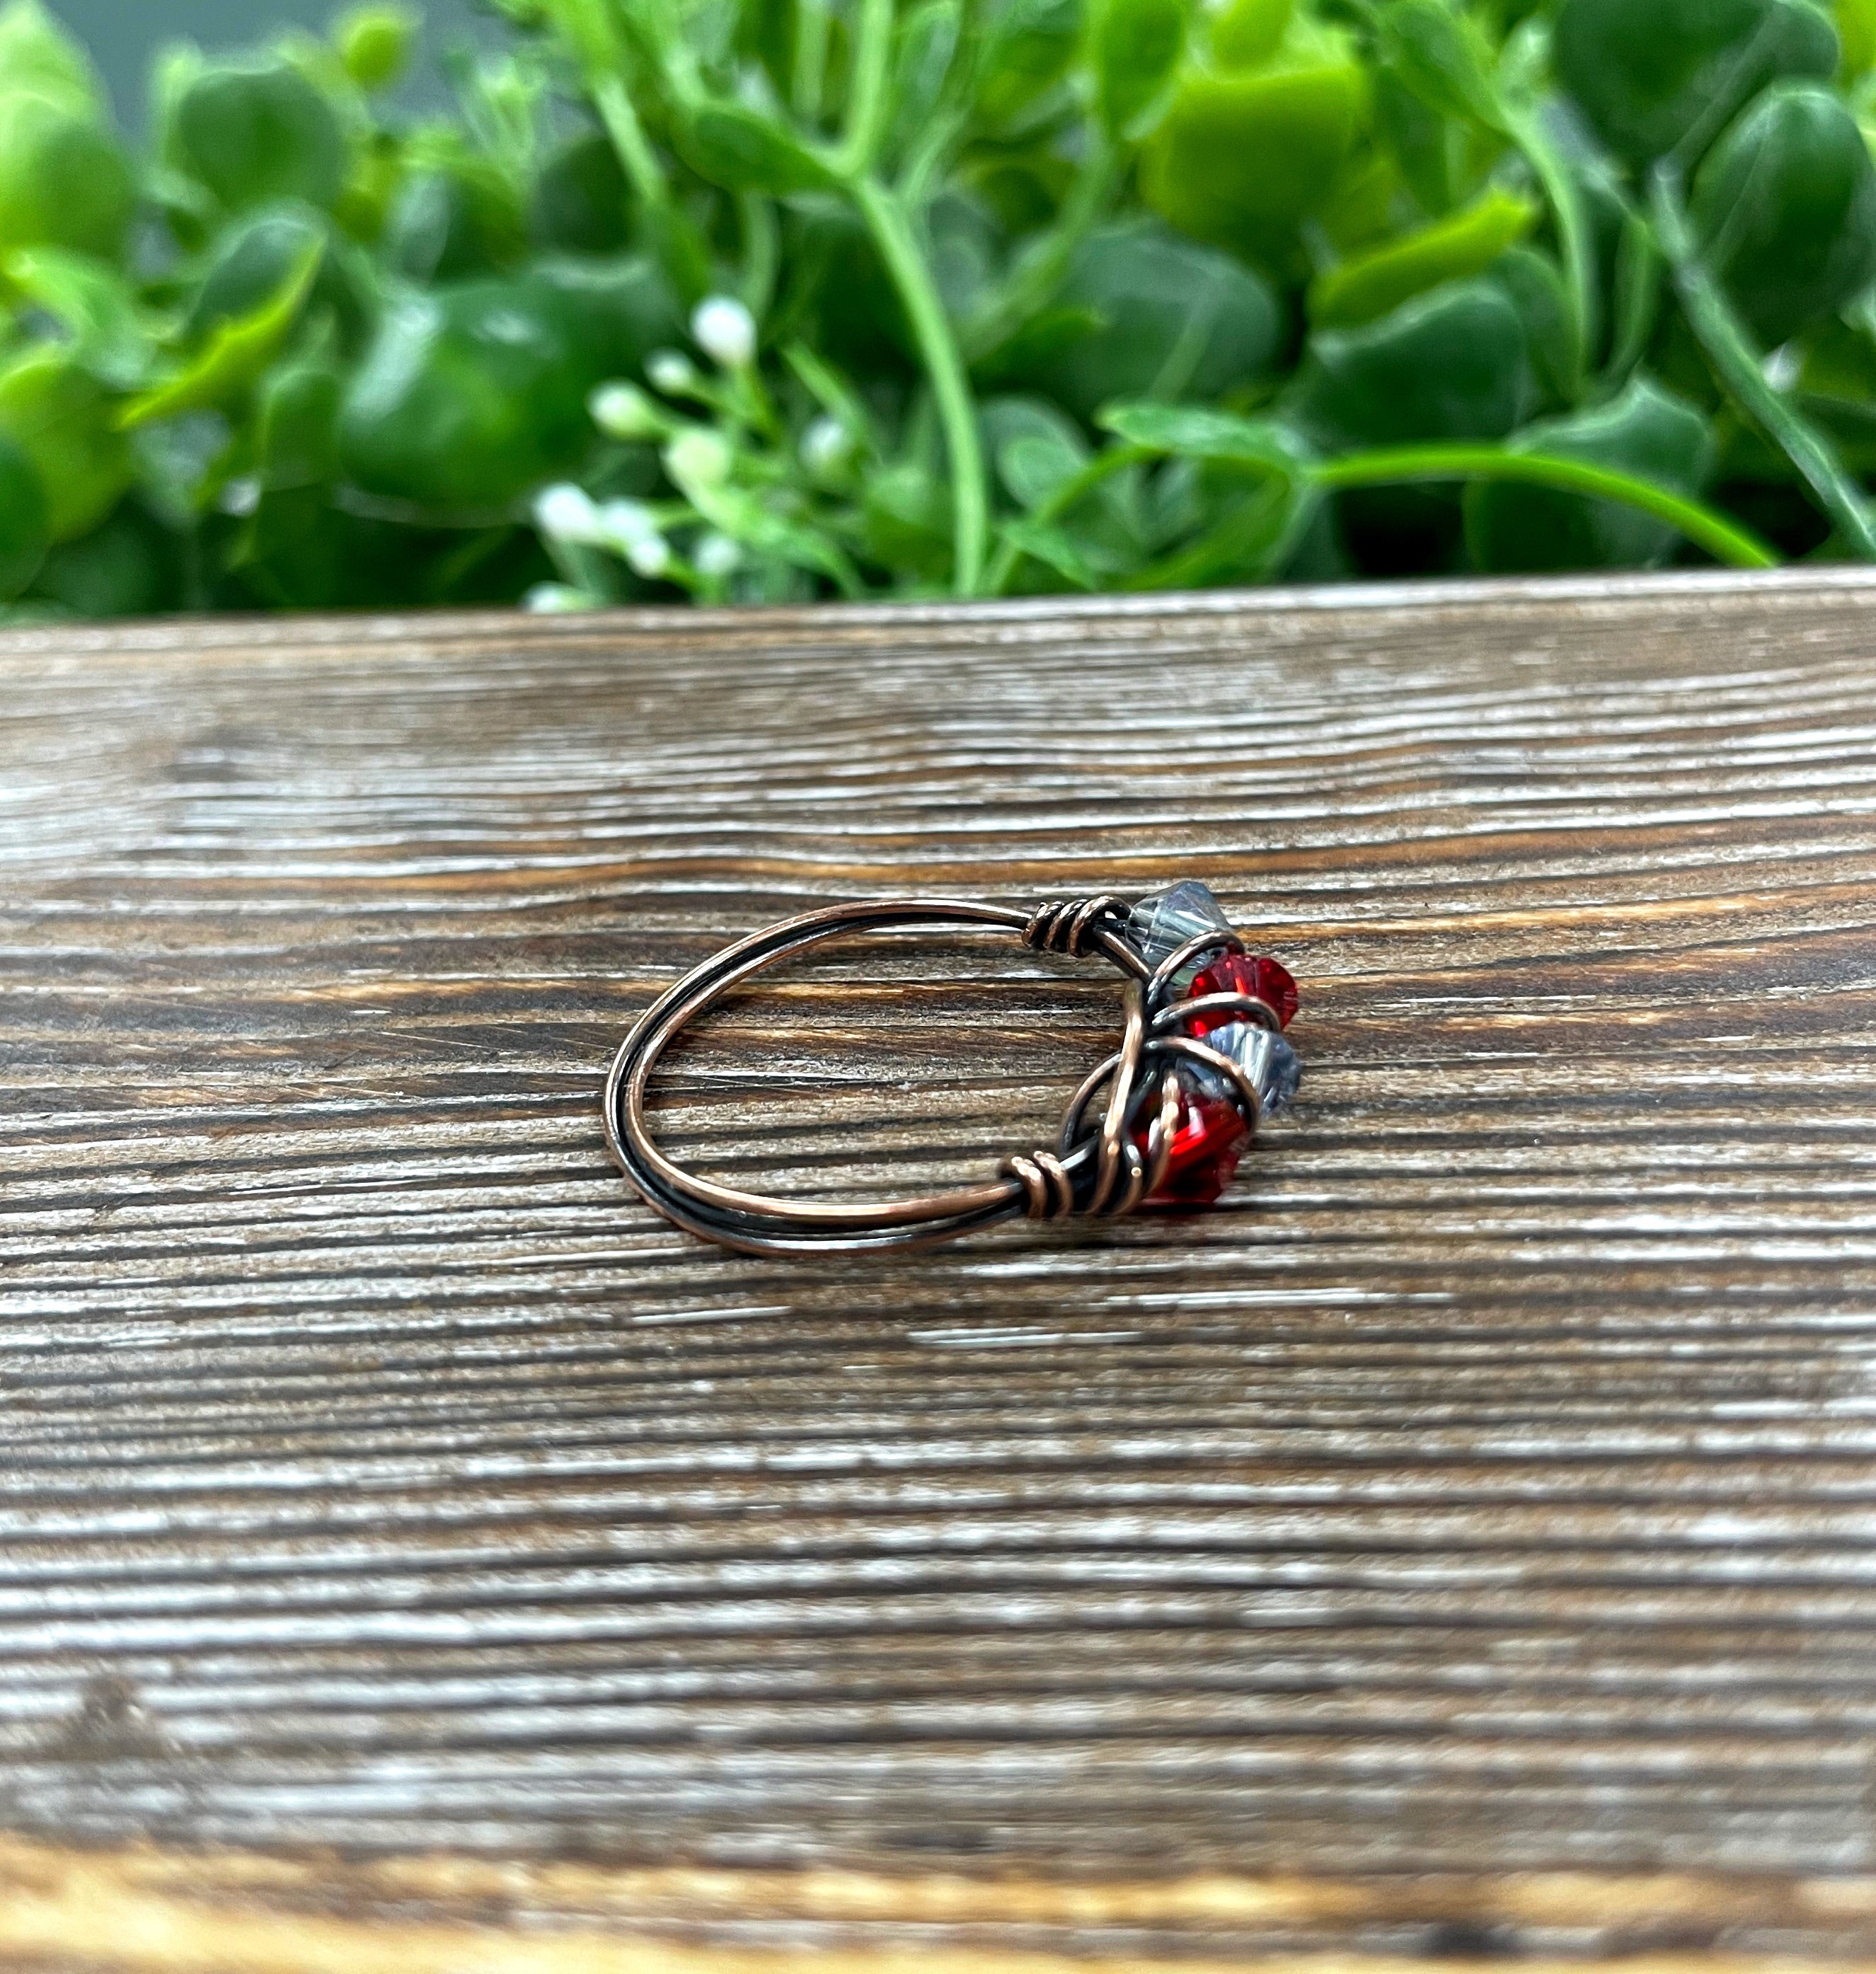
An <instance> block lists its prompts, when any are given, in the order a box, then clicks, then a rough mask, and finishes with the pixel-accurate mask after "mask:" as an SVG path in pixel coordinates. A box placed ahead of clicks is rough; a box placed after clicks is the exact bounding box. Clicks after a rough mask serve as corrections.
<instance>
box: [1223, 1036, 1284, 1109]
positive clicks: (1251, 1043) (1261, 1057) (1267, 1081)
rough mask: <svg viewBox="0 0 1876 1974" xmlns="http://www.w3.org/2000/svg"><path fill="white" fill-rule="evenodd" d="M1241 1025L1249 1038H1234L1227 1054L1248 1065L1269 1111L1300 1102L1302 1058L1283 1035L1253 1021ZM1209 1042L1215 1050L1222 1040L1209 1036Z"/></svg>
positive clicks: (1251, 1076) (1247, 1069)
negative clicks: (1297, 1100) (1274, 1033)
mask: <svg viewBox="0 0 1876 1974" xmlns="http://www.w3.org/2000/svg"><path fill="white" fill-rule="evenodd" d="M1241 1026H1242V1028H1243V1029H1244V1030H1245V1035H1244V1036H1243V1037H1242V1038H1239V1037H1234V1038H1232V1047H1231V1048H1230V1049H1229V1050H1228V1051H1227V1053H1228V1054H1230V1055H1231V1056H1232V1057H1234V1058H1235V1060H1236V1061H1238V1062H1241V1063H1242V1064H1244V1066H1245V1071H1246V1072H1247V1073H1248V1075H1249V1076H1250V1078H1251V1081H1252V1082H1253V1083H1254V1084H1256V1086H1257V1093H1258V1096H1259V1097H1261V1098H1262V1099H1263V1102H1264V1110H1266V1111H1273V1110H1284V1109H1285V1108H1286V1107H1287V1106H1289V1105H1290V1104H1292V1103H1294V1102H1295V1101H1296V1094H1297V1090H1300V1088H1301V1087H1302V1085H1303V1063H1302V1058H1301V1057H1299V1056H1298V1055H1297V1052H1296V1051H1295V1050H1294V1049H1293V1048H1291V1046H1290V1044H1288V1043H1287V1041H1284V1038H1283V1037H1282V1036H1281V1035H1273V1034H1271V1031H1270V1030H1269V1029H1268V1028H1258V1026H1257V1025H1255V1024H1254V1022H1251V1021H1245V1022H1244V1023H1242V1024H1241ZM1205 1040H1206V1041H1207V1043H1209V1044H1212V1046H1214V1047H1215V1046H1216V1044H1217V1042H1218V1037H1217V1036H1215V1035H1208V1036H1206V1038H1205Z"/></svg>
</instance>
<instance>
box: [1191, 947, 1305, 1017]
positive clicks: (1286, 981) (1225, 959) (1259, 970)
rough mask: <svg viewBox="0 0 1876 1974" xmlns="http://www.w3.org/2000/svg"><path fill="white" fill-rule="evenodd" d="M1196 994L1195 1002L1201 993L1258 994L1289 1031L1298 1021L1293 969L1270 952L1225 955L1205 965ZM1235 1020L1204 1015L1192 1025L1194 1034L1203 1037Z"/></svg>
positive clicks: (1197, 980) (1194, 984)
mask: <svg viewBox="0 0 1876 1974" xmlns="http://www.w3.org/2000/svg"><path fill="white" fill-rule="evenodd" d="M1201 994H1254V995H1256V996H1257V998H1258V999H1259V1000H1260V1001H1263V1002H1267V1003H1268V1005H1270V1006H1271V1008H1274V1009H1275V1010H1276V1014H1277V1021H1278V1022H1279V1023H1280V1024H1281V1025H1282V1026H1283V1027H1284V1028H1288V1027H1289V1025H1290V1024H1291V1022H1292V1021H1294V1020H1295V1019H1296V1011H1297V984H1296V982H1294V980H1293V979H1291V977H1290V969H1288V968H1287V967H1286V966H1281V965H1280V964H1279V963H1278V962H1277V961H1276V960H1274V959H1271V958H1270V956H1268V954H1266V953H1220V954H1219V955H1218V957H1217V958H1216V959H1209V960H1207V961H1206V962H1205V966H1203V968H1202V969H1201V970H1200V971H1199V973H1198V975H1197V976H1195V979H1193V981H1192V998H1194V999H1196V998H1198V997H1199V995H1201ZM1231 1019H1232V1017H1231V1016H1230V1015H1212V1016H1210V1017H1209V1018H1207V1017H1206V1016H1205V1015H1200V1016H1199V1018H1198V1019H1197V1020H1196V1021H1194V1022H1193V1023H1192V1033H1193V1034H1194V1035H1205V1034H1206V1033H1208V1032H1209V1031H1210V1030H1211V1029H1212V1028H1218V1027H1221V1026H1222V1025H1223V1024H1224V1023H1225V1022H1226V1021H1230V1020H1231Z"/></svg>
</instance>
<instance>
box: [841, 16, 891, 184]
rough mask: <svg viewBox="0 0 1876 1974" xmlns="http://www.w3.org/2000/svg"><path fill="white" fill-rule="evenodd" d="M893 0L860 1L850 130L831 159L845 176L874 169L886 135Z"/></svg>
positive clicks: (850, 88)
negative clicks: (887, 85)
mask: <svg viewBox="0 0 1876 1974" xmlns="http://www.w3.org/2000/svg"><path fill="white" fill-rule="evenodd" d="M892 16H893V0H861V6H860V19H859V24H858V28H857V29H856V31H855V33H854V53H853V77H852V80H851V83H850V84H849V85H848V92H847V130H846V134H845V136H843V137H842V138H841V144H840V149H838V151H837V152H835V156H834V159H833V160H832V163H833V168H834V169H835V171H836V172H838V173H839V175H841V177H842V178H852V177H854V176H857V175H858V174H860V173H861V172H868V171H871V169H872V168H873V156H874V152H876V151H877V150H878V149H879V146H880V139H881V137H883V136H884V135H885V128H886V109H887V91H886V79H887V69H888V67H890V63H891V60H892Z"/></svg>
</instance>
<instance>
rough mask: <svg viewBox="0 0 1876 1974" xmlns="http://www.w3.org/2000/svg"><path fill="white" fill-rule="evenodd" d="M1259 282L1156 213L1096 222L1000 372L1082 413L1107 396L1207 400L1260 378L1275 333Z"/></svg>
mask: <svg viewBox="0 0 1876 1974" xmlns="http://www.w3.org/2000/svg"><path fill="white" fill-rule="evenodd" d="M1286 329H1287V324H1286V322H1285V319H1284V311H1283V309H1282V307H1281V305H1280V303H1279V302H1278V300H1277V296H1276V293H1275V292H1274V290H1273V289H1272V287H1271V284H1269V283H1268V281H1266V280H1264V277H1262V276H1261V274H1257V273H1256V272H1254V271H1253V270H1252V269H1251V268H1249V267H1245V265H1244V264H1243V263H1242V262H1241V261H1238V260H1235V259H1234V258H1233V257H1231V256H1230V255H1228V254H1221V253H1220V252H1218V250H1217V249H1216V248H1211V247H1202V246H1201V245H1199V243H1198V242H1197V241H1195V240H1186V239H1182V238H1180V237H1179V234H1176V233H1174V232H1173V231H1171V229H1170V228H1167V227H1166V226H1163V225H1161V224H1160V223H1159V221H1157V220H1154V219H1149V218H1133V219H1130V220H1123V221H1117V223H1115V224H1113V225H1109V226H1104V227H1100V228H1097V229H1096V230H1095V231H1094V232H1093V233H1091V234H1090V235H1089V236H1088V238H1087V239H1086V240H1085V241H1083V242H1082V244H1081V246H1080V247H1079V248H1077V250H1076V251H1075V253H1074V256H1073V257H1072V258H1071V260H1070V261H1069V264H1068V272H1067V274H1066V275H1065V276H1064V278H1063V280H1062V282H1061V287H1060V288H1059V289H1058V290H1057V293H1056V297H1055V304H1054V307H1052V308H1051V310H1048V311H1045V313H1044V314H1043V315H1041V316H1038V317H1035V318H1032V319H1031V321H1030V322H1029V323H1027V324H1025V326H1024V327H1023V328H1022V330H1019V331H1018V333H1017V336H1016V337H1015V338H1014V339H1012V343H1010V344H1009V346H1006V348H1005V349H1004V350H1002V351H1000V352H999V353H998V356H997V371H998V374H999V375H1001V376H1002V377H1004V378H1006V379H1008V380H1009V381H1010V382H1019V383H1021V384H1022V385H1025V387H1027V388H1028V389H1031V390H1037V391H1046V392H1048V394H1049V395H1051V396H1052V397H1053V398H1055V399H1056V400H1057V402H1059V403H1061V404H1063V405H1066V406H1067V407H1068V409H1069V410H1071V412H1075V413H1076V414H1077V415H1078V416H1080V417H1082V418H1092V417H1093V416H1094V413H1095V412H1097V410H1098V409H1099V408H1100V406H1101V405H1104V404H1107V403H1108V402H1110V400H1112V399H1114V398H1148V397H1152V398H1199V399H1205V398H1218V397H1222V395H1224V394H1225V392H1228V391H1231V390H1233V389H1239V388H1241V387H1242V386H1243V385H1245V384H1247V383H1248V382H1250V381H1251V379H1254V378H1255V377H1258V376H1259V375H1261V374H1262V373H1263V372H1264V371H1265V370H1266V369H1268V367H1269V366H1270V365H1271V362H1273V360H1274V359H1275V357H1276V356H1277V351H1278V349H1280V347H1281V343H1282V339H1283V337H1284V334H1285V332H1286Z"/></svg>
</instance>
